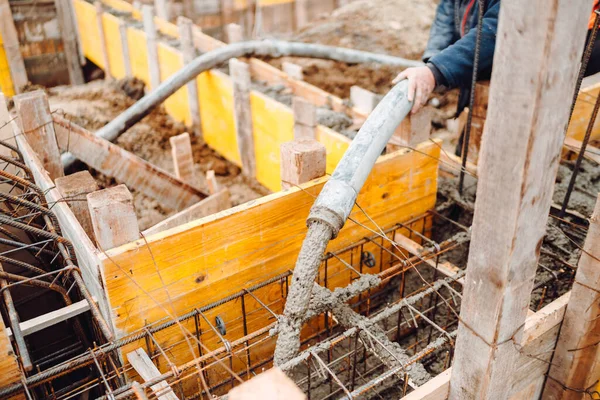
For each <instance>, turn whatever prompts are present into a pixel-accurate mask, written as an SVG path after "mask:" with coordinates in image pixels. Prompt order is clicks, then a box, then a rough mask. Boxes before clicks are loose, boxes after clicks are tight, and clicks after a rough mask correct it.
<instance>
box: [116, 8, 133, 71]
mask: <svg viewBox="0 0 600 400" xmlns="http://www.w3.org/2000/svg"><path fill="white" fill-rule="evenodd" d="M119 36H120V37H121V51H122V52H123V64H124V65H125V76H126V77H128V78H131V77H133V70H132V69H131V57H130V55H129V40H128V39H127V22H125V21H124V20H122V19H120V20H119Z"/></svg>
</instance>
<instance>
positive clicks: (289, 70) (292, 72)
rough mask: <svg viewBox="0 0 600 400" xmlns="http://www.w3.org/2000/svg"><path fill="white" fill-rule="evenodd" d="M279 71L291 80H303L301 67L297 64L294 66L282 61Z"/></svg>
mask: <svg viewBox="0 0 600 400" xmlns="http://www.w3.org/2000/svg"><path fill="white" fill-rule="evenodd" d="M281 69H282V70H283V72H285V73H286V74H287V75H288V76H289V77H290V78H292V79H297V80H299V81H303V80H304V72H303V71H302V67H301V66H299V65H298V64H294V63H292V62H289V61H284V62H283V63H282V64H281Z"/></svg>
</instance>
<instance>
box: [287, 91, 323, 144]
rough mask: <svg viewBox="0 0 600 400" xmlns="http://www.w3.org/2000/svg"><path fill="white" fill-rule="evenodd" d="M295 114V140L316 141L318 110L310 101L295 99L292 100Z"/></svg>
mask: <svg viewBox="0 0 600 400" xmlns="http://www.w3.org/2000/svg"><path fill="white" fill-rule="evenodd" d="M292 111H293V113H294V139H295V140H308V139H310V140H315V139H316V135H317V108H316V107H315V106H314V105H313V104H312V103H309V102H308V101H306V100H304V99H302V98H300V97H294V98H293V99H292Z"/></svg>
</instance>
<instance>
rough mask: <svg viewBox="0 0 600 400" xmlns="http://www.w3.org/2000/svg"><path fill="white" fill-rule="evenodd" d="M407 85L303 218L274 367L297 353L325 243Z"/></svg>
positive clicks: (389, 127) (392, 124)
mask: <svg viewBox="0 0 600 400" xmlns="http://www.w3.org/2000/svg"><path fill="white" fill-rule="evenodd" d="M407 95H408V81H402V82H400V83H398V84H397V85H396V86H395V87H394V88H392V90H391V91H390V92H389V93H388V94H387V95H386V96H385V97H384V98H383V100H381V102H380V103H379V104H378V105H377V107H376V108H375V110H373V112H372V113H371V114H370V115H369V117H368V118H367V120H366V121H365V123H364V124H363V126H362V128H360V130H359V131H358V134H357V135H356V137H355V138H354V140H353V141H352V144H350V147H349V148H348V150H347V151H346V153H345V154H344V156H343V157H342V159H341V160H340V162H339V163H338V166H337V167H336V168H335V171H334V172H333V174H332V175H331V178H330V179H329V180H328V181H327V183H326V184H325V186H324V187H323V189H322V190H321V193H320V194H319V196H318V197H317V199H316V200H315V203H314V204H313V206H312V208H311V210H310V214H309V216H308V220H307V224H308V232H307V234H306V238H305V239H304V242H303V244H302V248H301V249H300V254H299V255H298V259H297V260H296V267H295V269H294V275H293V277H292V285H291V287H290V290H289V293H288V295H287V300H286V303H285V310H284V316H283V317H282V318H280V321H279V336H278V338H277V347H276V348H275V358H274V361H275V365H281V364H283V363H285V362H287V361H289V360H290V359H292V358H293V357H294V356H295V355H296V354H297V352H298V350H299V348H300V329H301V325H302V321H303V318H304V315H305V314H306V312H307V311H308V306H309V303H310V297H311V293H312V287H313V283H314V281H315V278H316V277H317V273H318V271H319V265H320V264H321V258H322V256H323V252H324V251H325V249H326V247H327V244H328V243H329V241H330V240H331V239H333V238H335V237H336V236H337V234H338V232H339V231H340V229H342V227H343V226H344V223H345V222H346V220H347V219H348V217H349V216H350V212H351V211H352V208H353V207H354V203H355V201H356V198H357V196H358V193H359V192H360V190H361V189H362V187H363V185H364V183H365V181H366V179H367V177H368V176H369V174H370V172H371V170H372V169H373V166H374V165H375V162H376V161H377V158H378V157H379V156H380V155H381V152H382V151H383V149H384V148H385V146H386V144H387V142H388V141H389V139H390V138H391V137H392V135H393V133H394V131H395V130H396V128H397V127H398V125H400V123H401V122H402V120H403V119H404V118H405V117H406V116H407V115H408V113H409V112H410V109H411V108H412V102H410V101H408V98H407Z"/></svg>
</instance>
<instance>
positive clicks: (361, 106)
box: [350, 85, 377, 114]
mask: <svg viewBox="0 0 600 400" xmlns="http://www.w3.org/2000/svg"><path fill="white" fill-rule="evenodd" d="M350 102H351V103H352V106H354V108H356V109H357V110H358V111H360V112H361V113H363V114H371V111H373V110H374V109H375V107H376V106H377V94H375V93H373V92H371V91H370V90H367V89H364V88H361V87H360V86H356V85H355V86H352V87H351V88H350Z"/></svg>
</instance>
